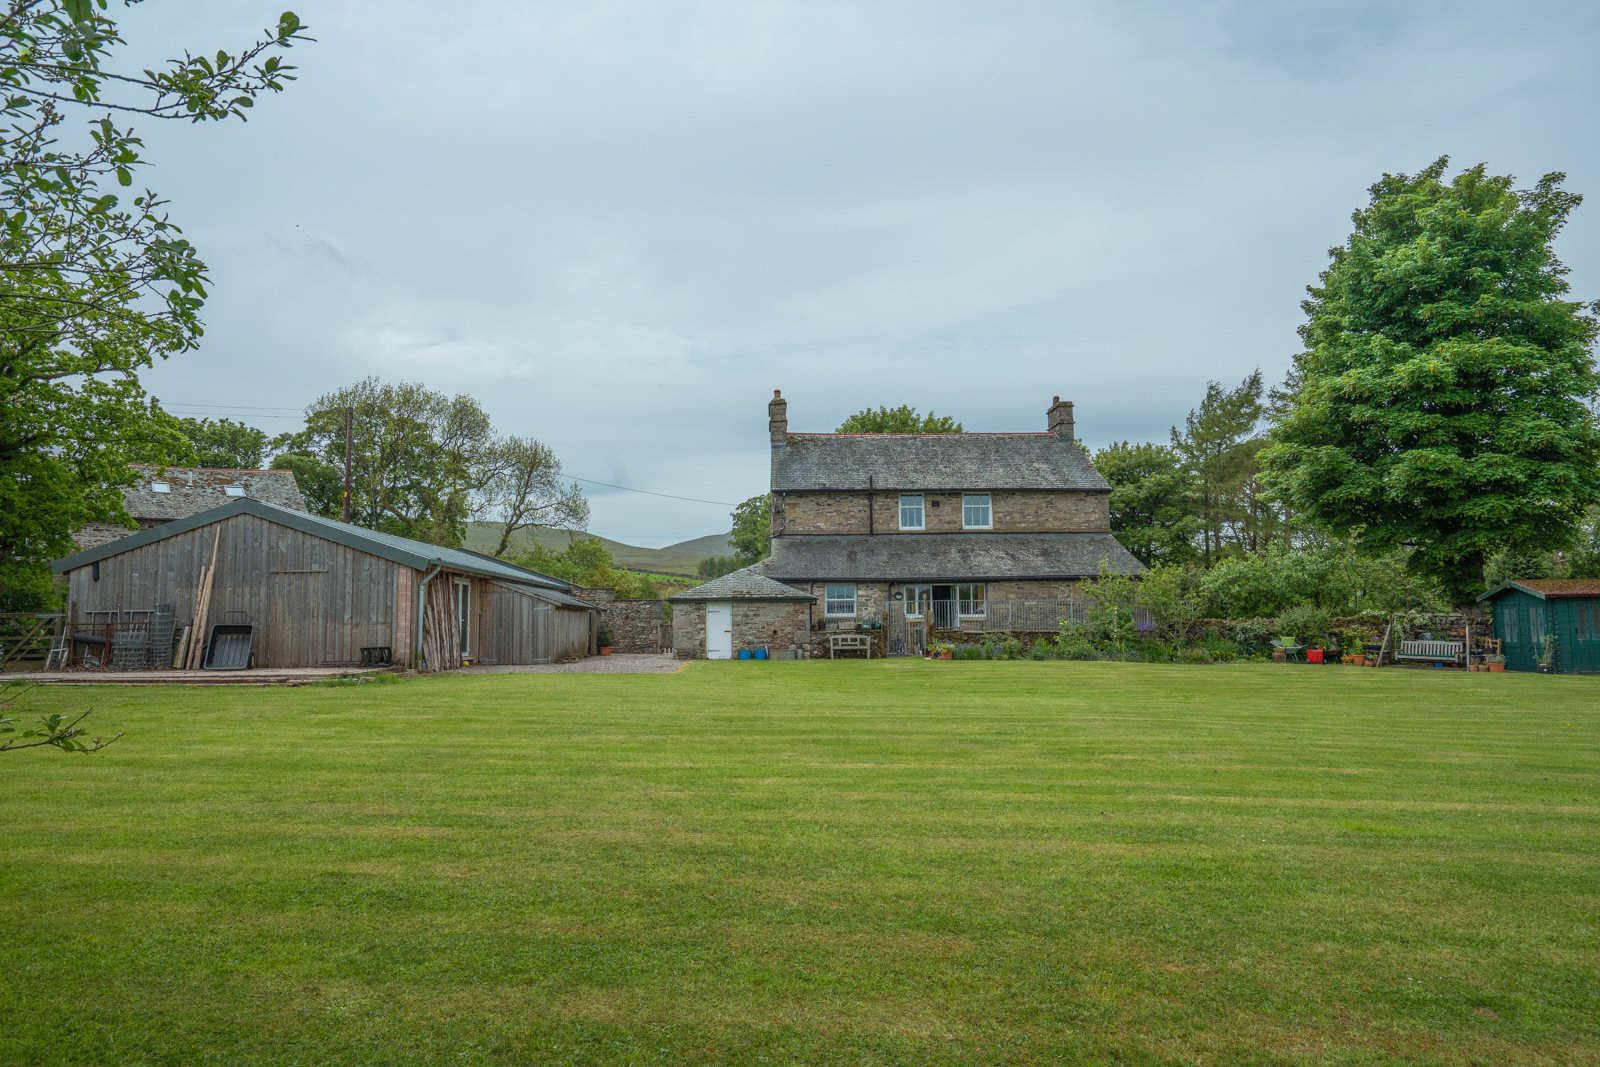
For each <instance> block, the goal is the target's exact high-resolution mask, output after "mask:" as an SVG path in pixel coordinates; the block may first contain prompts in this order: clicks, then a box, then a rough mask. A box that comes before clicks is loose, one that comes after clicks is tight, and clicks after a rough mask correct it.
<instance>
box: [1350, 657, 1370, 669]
mask: <svg viewBox="0 0 1600 1067" xmlns="http://www.w3.org/2000/svg"><path fill="white" fill-rule="evenodd" d="M1350 658H1351V659H1352V660H1354V661H1355V665H1356V666H1357V667H1365V666H1366V665H1367V657H1366V656H1351V657H1350Z"/></svg>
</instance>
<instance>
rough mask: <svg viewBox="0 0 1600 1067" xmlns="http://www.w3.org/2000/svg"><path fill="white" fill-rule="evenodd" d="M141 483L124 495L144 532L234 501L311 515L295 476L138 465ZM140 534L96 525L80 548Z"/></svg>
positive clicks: (77, 538)
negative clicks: (257, 503) (251, 502)
mask: <svg viewBox="0 0 1600 1067" xmlns="http://www.w3.org/2000/svg"><path fill="white" fill-rule="evenodd" d="M133 469H134V473H135V474H136V475H137V476H138V477H137V480H136V481H135V482H134V483H133V484H132V485H130V486H127V487H126V488H124V489H123V490H122V503H123V506H124V507H125V508H127V511H128V517H129V518H131V519H132V520H133V521H134V522H135V523H137V524H138V528H139V529H140V530H148V529H151V528H152V527H155V526H161V525H164V524H166V523H169V522H175V521H177V520H178V519H186V518H188V517H189V516H191V515H198V514H199V513H200V512H202V511H209V510H210V509H212V508H214V507H218V506H220V505H222V504H226V503H229V502H230V501H233V500H241V499H243V500H260V501H263V502H265V503H268V504H274V505H276V506H278V507H280V508H288V509H289V510H291V511H306V510H307V508H306V500H305V497H303V496H301V495H300V486H299V484H298V483H296V482H295V480H294V473H293V472H292V471H262V470H238V469H234V468H223V467H155V466H148V465H145V464H135V465H134V468H133ZM133 532H134V531H132V530H130V529H128V527H126V526H122V525H120V524H118V523H114V522H91V523H88V524H87V525H85V526H84V528H83V529H81V530H79V531H78V532H77V533H76V534H74V535H73V538H72V539H73V541H74V542H76V543H77V546H78V548H79V549H86V548H99V547H100V546H101V545H104V544H109V543H110V542H112V541H116V540H118V539H120V538H123V537H127V536H128V535H129V534H131V533H133Z"/></svg>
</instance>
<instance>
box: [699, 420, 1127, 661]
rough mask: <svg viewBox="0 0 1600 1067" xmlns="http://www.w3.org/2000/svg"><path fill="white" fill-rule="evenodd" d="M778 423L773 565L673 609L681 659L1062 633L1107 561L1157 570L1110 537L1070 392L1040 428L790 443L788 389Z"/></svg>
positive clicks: (801, 436)
mask: <svg viewBox="0 0 1600 1067" xmlns="http://www.w3.org/2000/svg"><path fill="white" fill-rule="evenodd" d="M767 415H768V429H769V437H770V443H771V450H772V479H771V502H772V555H771V556H770V558H768V559H766V560H763V561H762V562H760V563H758V564H756V565H754V566H753V567H747V568H744V569H743V570H740V571H735V572H733V573H732V574H728V575H724V576H723V577H721V578H718V579H716V580H714V581H711V582H707V583H706V584H704V585H701V586H698V587H696V588H694V589H689V590H686V591H685V592H683V593H680V594H678V595H676V596H674V597H672V598H671V599H672V602H673V604H674V609H673V642H674V646H675V647H676V649H677V651H678V653H679V654H680V655H683V656H694V657H709V658H712V659H726V658H729V657H730V656H733V655H736V654H738V652H739V651H740V650H742V649H757V648H765V649H767V650H768V651H769V653H771V654H788V653H796V654H815V653H818V652H820V653H821V654H824V655H826V654H828V652H829V650H830V648H831V647H834V646H837V645H839V644H841V642H837V641H832V640H830V638H831V637H833V636H834V635H838V634H853V635H856V636H858V637H860V636H865V637H866V638H867V641H865V642H862V641H855V642H850V643H851V644H858V645H859V644H866V645H869V646H870V647H871V649H872V650H873V653H874V654H877V655H883V654H888V655H896V654H902V655H909V654H916V653H919V652H921V651H922V650H923V649H924V648H925V647H926V644H927V642H928V641H929V640H930V639H933V638H934V637H936V636H937V635H940V634H945V635H952V636H954V637H957V638H959V636H960V635H962V634H973V633H983V632H1007V633H1029V632H1034V633H1043V632H1054V631H1055V630H1056V629H1057V628H1058V627H1059V625H1060V620H1061V619H1062V618H1066V617H1076V616H1079V615H1081V614H1082V611H1083V607H1084V600H1083V598H1082V597H1081V596H1080V595H1079V592H1078V586H1079V583H1080V582H1082V581H1083V580H1084V579H1086V578H1093V577H1095V576H1097V575H1098V574H1099V573H1100V568H1101V566H1102V564H1103V565H1104V566H1106V567H1107V568H1108V569H1109V570H1110V571H1112V572H1114V573H1119V574H1138V573H1140V572H1142V571H1143V569H1144V568H1143V566H1142V565H1141V564H1140V563H1139V561H1138V560H1136V559H1134V557H1133V555H1132V554H1131V553H1129V552H1128V550H1127V549H1126V548H1124V547H1123V546H1122V545H1121V544H1119V543H1118V542H1117V540H1116V538H1114V537H1113V536H1112V535H1111V515H1110V495H1111V487H1110V486H1109V485H1107V484H1106V481H1105V479H1104V478H1102V477H1100V475H1099V473H1098V472H1097V471H1096V470H1095V469H1094V465H1093V464H1092V463H1091V462H1090V460H1089V456H1088V453H1087V452H1086V451H1085V450H1084V448H1083V446H1082V445H1081V444H1080V443H1079V442H1078V440H1077V434H1076V426H1075V421H1074V417H1073V408H1072V404H1071V402H1069V401H1063V400H1062V399H1061V398H1060V397H1056V398H1054V400H1053V401H1052V403H1051V405H1050V408H1049V411H1048V412H1047V415H1046V424H1045V430H1044V431H1043V432H1032V433H1027V432H1019V433H959V434H834V433H791V432H790V431H789V419H788V403H787V401H785V400H784V399H783V395H782V394H781V393H780V392H777V391H774V393H773V397H772V401H771V402H770V403H769V404H768V405H767Z"/></svg>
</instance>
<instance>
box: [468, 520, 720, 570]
mask: <svg viewBox="0 0 1600 1067" xmlns="http://www.w3.org/2000/svg"><path fill="white" fill-rule="evenodd" d="M575 536H576V537H596V538H597V540H599V541H600V542H601V543H602V544H604V545H605V546H606V550H607V551H609V552H610V553H611V558H612V559H614V560H616V561H617V566H619V567H626V568H627V569H628V570H633V571H649V572H651V573H653V574H685V575H690V576H693V575H694V572H695V568H697V567H699V566H700V561H701V560H703V559H705V558H706V557H707V556H725V555H728V554H729V553H730V552H732V551H733V548H732V544H731V542H730V541H729V540H728V538H729V535H728V534H711V535H709V536H706V537H696V538H695V539H694V540H692V541H683V542H680V543H679V544H676V545H668V546H667V547H666V548H640V547H639V546H638V545H625V544H623V543H622V542H621V541H613V540H611V539H610V538H609V537H598V535H595V534H585V533H578V534H572V533H569V532H568V531H566V530H551V529H547V528H540V529H537V530H518V531H517V533H516V535H515V536H514V537H513V538H512V539H511V541H512V544H514V545H517V546H518V547H520V548H521V550H522V551H524V552H526V551H528V549H529V548H530V547H532V546H533V545H535V544H540V545H544V546H545V547H546V548H552V549H555V550H556V551H557V552H559V551H561V550H562V549H564V548H566V547H567V545H568V544H569V543H570V542H571V540H572V538H573V537H575ZM499 543H500V524H499V523H497V522H471V523H468V524H467V547H468V548H470V549H472V550H473V551H474V552H493V551H494V548H495V546H496V545H498V544H499Z"/></svg>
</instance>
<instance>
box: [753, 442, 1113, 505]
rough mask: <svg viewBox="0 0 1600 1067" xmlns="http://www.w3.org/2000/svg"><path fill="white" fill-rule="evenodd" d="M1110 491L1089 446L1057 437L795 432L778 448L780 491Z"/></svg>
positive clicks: (776, 485)
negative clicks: (869, 488) (869, 484)
mask: <svg viewBox="0 0 1600 1067" xmlns="http://www.w3.org/2000/svg"><path fill="white" fill-rule="evenodd" d="M868 475H871V476H872V483H873V488H875V489H882V490H886V491H892V490H901V489H905V490H912V489H920V490H925V491H929V492H959V491H961V490H963V489H978V490H982V489H1076V490H1082V491H1090V492H1108V491H1109V490H1110V486H1109V485H1107V484H1106V480H1105V479H1104V478H1102V477H1100V473H1099V472H1098V471H1096V470H1095V469H1094V464H1093V463H1091V462H1089V455H1088V453H1087V452H1085V451H1084V450H1083V446H1082V445H1080V444H1079V443H1078V442H1077V441H1075V440H1072V439H1070V438H1064V437H1057V436H1056V435H1055V434H1052V433H920V434H903V433H887V434H803V433H792V434H789V435H788V436H787V437H786V438H785V443H784V446H783V447H781V448H774V449H773V450H772V489H773V491H774V492H779V493H786V492H806V491H815V490H824V489H866V488H867V476H868Z"/></svg>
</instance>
